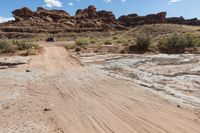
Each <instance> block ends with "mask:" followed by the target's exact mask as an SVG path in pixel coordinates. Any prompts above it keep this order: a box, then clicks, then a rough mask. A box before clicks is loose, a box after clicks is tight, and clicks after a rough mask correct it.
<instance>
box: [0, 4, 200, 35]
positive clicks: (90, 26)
mask: <svg viewBox="0 0 200 133" xmlns="http://www.w3.org/2000/svg"><path fill="white" fill-rule="evenodd" d="M12 14H13V16H14V17H15V21H11V22H7V23H4V24H0V38H4V37H7V38H15V37H17V38H24V37H29V36H32V35H34V34H38V33H50V34H52V33H58V32H71V31H73V32H87V31H110V30H126V29H127V28H129V27H132V26H137V25H143V24H156V23H173V24H186V25H200V20H198V19H197V18H194V19H184V18H183V17H171V18H166V15H167V13H166V12H160V13H157V14H150V15H147V16H139V15H137V14H129V15H127V16H125V15H123V16H121V17H119V19H116V18H115V16H114V14H113V13H112V12H110V11H105V10H102V11H97V9H96V7H95V6H89V7H88V8H86V9H79V10H77V11H76V15H75V16H70V14H69V13H67V12H65V11H63V10H47V9H44V8H42V7H38V8H37V10H36V11H32V10H30V9H29V8H26V7H23V8H21V9H17V10H14V11H13V12H12Z"/></svg>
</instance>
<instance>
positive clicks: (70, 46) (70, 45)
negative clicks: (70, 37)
mask: <svg viewBox="0 0 200 133" xmlns="http://www.w3.org/2000/svg"><path fill="white" fill-rule="evenodd" d="M76 46H77V45H76V44H75V43H72V44H67V45H66V46H65V48H66V49H75V48H76Z"/></svg>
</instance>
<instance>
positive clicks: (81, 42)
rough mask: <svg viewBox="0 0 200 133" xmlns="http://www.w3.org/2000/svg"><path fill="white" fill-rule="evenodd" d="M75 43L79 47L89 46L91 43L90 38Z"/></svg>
mask: <svg viewBox="0 0 200 133" xmlns="http://www.w3.org/2000/svg"><path fill="white" fill-rule="evenodd" d="M75 43H76V45H77V46H83V45H88V44H89V43H90V38H77V39H76V40H75Z"/></svg>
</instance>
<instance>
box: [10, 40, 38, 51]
mask: <svg viewBox="0 0 200 133" xmlns="http://www.w3.org/2000/svg"><path fill="white" fill-rule="evenodd" d="M12 43H13V44H14V45H16V46H17V49H18V50H28V49H33V48H37V47H38V45H36V44H34V43H33V42H31V41H29V40H20V41H19V40H14V41H13V42H12Z"/></svg>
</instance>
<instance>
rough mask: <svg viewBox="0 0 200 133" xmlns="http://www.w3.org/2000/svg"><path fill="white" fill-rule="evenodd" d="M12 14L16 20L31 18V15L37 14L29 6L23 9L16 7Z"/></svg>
mask: <svg viewBox="0 0 200 133" xmlns="http://www.w3.org/2000/svg"><path fill="white" fill-rule="evenodd" d="M12 14H13V16H14V17H15V19H16V20H24V19H29V18H30V17H33V16H35V15H36V13H35V12H33V11H32V10H30V9H29V8H27V7H23V8H21V9H16V10H14V11H13V12H12Z"/></svg>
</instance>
